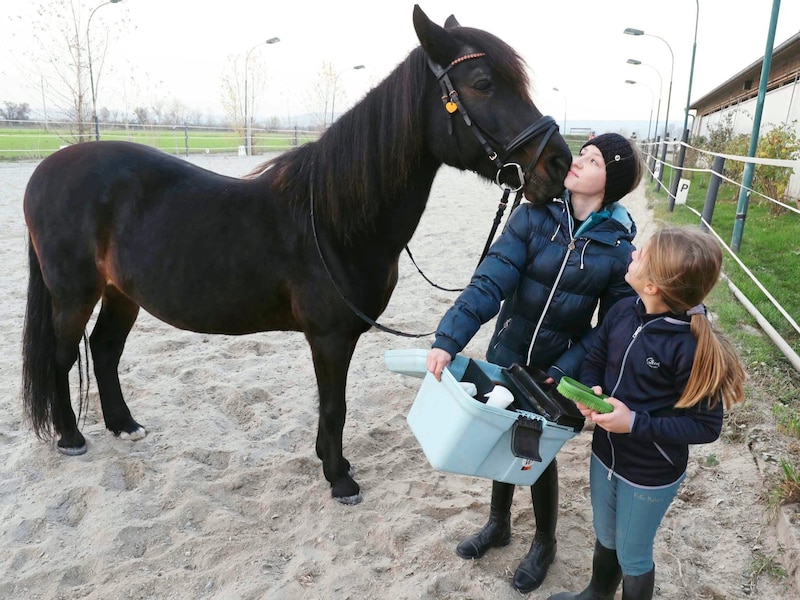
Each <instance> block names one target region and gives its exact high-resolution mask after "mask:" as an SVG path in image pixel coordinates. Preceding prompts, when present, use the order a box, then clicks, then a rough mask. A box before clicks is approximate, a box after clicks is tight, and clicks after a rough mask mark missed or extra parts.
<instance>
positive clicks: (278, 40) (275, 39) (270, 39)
mask: <svg viewBox="0 0 800 600" xmlns="http://www.w3.org/2000/svg"><path fill="white" fill-rule="evenodd" d="M117 2H119V0H117ZM280 41H281V38H277V37H273V38H269V39H268V40H267V41H266V42H264V43H265V44H277V43H278V42H280Z"/></svg>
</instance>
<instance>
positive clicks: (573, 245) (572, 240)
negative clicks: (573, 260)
mask: <svg viewBox="0 0 800 600" xmlns="http://www.w3.org/2000/svg"><path fill="white" fill-rule="evenodd" d="M567 248H569V249H570V250H575V240H574V239H571V240H570V241H569V246H567Z"/></svg>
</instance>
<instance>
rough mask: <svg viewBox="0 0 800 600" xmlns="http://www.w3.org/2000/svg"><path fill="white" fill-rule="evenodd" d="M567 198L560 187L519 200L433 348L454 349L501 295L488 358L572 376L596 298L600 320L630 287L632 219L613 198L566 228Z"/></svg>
mask: <svg viewBox="0 0 800 600" xmlns="http://www.w3.org/2000/svg"><path fill="white" fill-rule="evenodd" d="M569 203H570V193H569V192H565V194H564V196H563V197H561V198H558V199H555V200H553V201H552V202H549V203H547V204H544V205H533V204H528V203H524V204H521V205H520V206H519V207H518V208H517V209H516V210H515V211H514V212H513V213H512V215H511V216H510V218H509V220H508V223H507V224H506V227H505V229H504V231H503V233H502V235H501V236H500V237H499V238H498V239H497V240H496V241H495V242H494V244H492V246H491V248H490V250H489V253H488V255H487V256H486V258H485V259H484V260H483V261H482V262H481V264H480V265H479V266H478V268H477V269H476V270H475V273H474V274H473V276H472V280H471V281H470V283H469V285H468V286H467V287H466V288H465V289H464V291H463V292H462V293H461V295H460V296H459V297H458V298H457V299H456V301H455V303H454V304H453V306H452V307H451V308H450V309H449V310H448V311H447V313H445V315H444V317H442V320H441V322H440V323H439V327H438V329H437V331H436V340H435V341H434V343H433V347H434V348H442V349H444V350H446V351H447V352H449V353H450V354H451V355H452V356H455V355H456V354H458V352H460V351H461V350H462V349H463V348H464V346H466V345H467V343H468V342H469V340H471V339H472V337H473V336H474V335H475V333H477V331H478V329H479V328H480V326H481V325H482V324H483V323H486V322H487V321H489V320H490V319H491V318H492V317H494V316H495V315H496V314H497V313H498V311H500V306H501V303H503V304H502V311H500V316H499V318H498V319H497V326H496V328H495V332H494V335H493V336H492V340H491V342H490V344H489V349H488V351H487V353H486V358H487V360H489V361H490V362H492V363H494V364H497V365H501V366H509V365H511V364H513V363H518V364H522V365H531V366H534V367H537V368H540V369H545V370H548V369H549V373H550V375H551V376H553V377H555V378H556V379H560V378H561V375H564V374H567V375H571V376H577V373H578V371H579V369H580V363H581V361H582V360H583V357H584V356H585V354H586V351H587V349H588V347H589V344H590V341H591V338H592V337H593V334H590V331H591V321H592V317H593V315H594V312H595V309H596V308H597V305H598V301H599V304H600V311H599V318H600V319H601V320H602V318H603V316H604V315H605V314H606V312H607V311H608V309H609V308H610V307H611V306H612V305H613V304H614V303H615V302H617V301H618V300H619V299H621V298H624V297H627V296H631V295H633V294H634V292H633V290H632V289H631V287H630V286H629V285H628V283H627V282H626V281H625V279H624V278H625V272H626V271H627V267H628V263H629V262H630V260H631V252H633V249H634V248H633V245H632V243H631V241H632V240H633V237H634V235H635V234H636V226H635V225H634V223H633V219H632V218H631V216H630V214H628V211H627V210H626V209H625V208H624V207H623V206H622V205H620V204H617V203H613V204H610V205H608V206H606V207H604V209H603V210H602V211H601V212H599V213H592V214H591V215H590V216H589V218H587V219H586V221H585V222H584V223H583V224H582V225H581V226H580V227H579V228H578V230H577V231H576V232H575V235H574V236H573V235H572V233H571V232H572V230H573V227H574V220H573V217H572V212H571V210H570V207H569ZM551 296H552V297H551ZM504 300H505V302H503V301H504ZM542 315H544V316H543V318H542ZM540 321H541V322H540ZM531 344H532V348H531ZM571 346H572V347H573V348H572V350H570V352H568V353H566V354H565V352H566V351H567V350H568V349H569V348H570V347H571ZM529 355H530V360H528V357H529ZM562 355H563V356H562ZM559 357H561V358H559ZM551 366H552V368H551Z"/></svg>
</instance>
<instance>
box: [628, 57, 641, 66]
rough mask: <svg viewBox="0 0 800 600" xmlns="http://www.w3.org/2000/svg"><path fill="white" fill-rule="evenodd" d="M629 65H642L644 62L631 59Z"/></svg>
mask: <svg viewBox="0 0 800 600" xmlns="http://www.w3.org/2000/svg"><path fill="white" fill-rule="evenodd" d="M628 64H629V65H640V64H642V61H640V60H636V59H635V58H629V59H628Z"/></svg>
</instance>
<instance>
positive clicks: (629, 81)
mask: <svg viewBox="0 0 800 600" xmlns="http://www.w3.org/2000/svg"><path fill="white" fill-rule="evenodd" d="M625 83H630V84H631V85H633V84H634V83H636V82H635V81H634V80H633V79H626V80H625Z"/></svg>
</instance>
